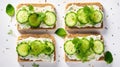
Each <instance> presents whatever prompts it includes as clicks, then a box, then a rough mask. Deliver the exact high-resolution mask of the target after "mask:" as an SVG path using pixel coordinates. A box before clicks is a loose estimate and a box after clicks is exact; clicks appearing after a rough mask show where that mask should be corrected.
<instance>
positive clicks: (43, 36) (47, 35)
mask: <svg viewBox="0 0 120 67" xmlns="http://www.w3.org/2000/svg"><path fill="white" fill-rule="evenodd" d="M29 37H35V38H50V39H52V42H53V43H54V47H56V45H55V44H56V42H55V39H54V37H53V36H52V35H50V34H22V35H21V36H19V37H18V41H19V40H22V39H26V38H29ZM55 61H56V48H55V50H54V62H55ZM18 62H33V61H32V60H26V59H21V58H20V56H18ZM36 62H43V61H42V60H36Z"/></svg>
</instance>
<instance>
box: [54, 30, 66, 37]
mask: <svg viewBox="0 0 120 67" xmlns="http://www.w3.org/2000/svg"><path fill="white" fill-rule="evenodd" d="M55 34H57V35H58V36H60V37H65V36H66V35H67V33H66V31H65V29H63V28H58V29H57V30H56V31H55Z"/></svg>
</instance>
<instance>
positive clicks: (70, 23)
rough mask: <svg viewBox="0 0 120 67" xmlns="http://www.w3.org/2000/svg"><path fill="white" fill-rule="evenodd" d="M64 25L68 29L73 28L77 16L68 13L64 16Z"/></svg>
mask: <svg viewBox="0 0 120 67" xmlns="http://www.w3.org/2000/svg"><path fill="white" fill-rule="evenodd" d="M65 24H66V25H67V26H69V27H73V26H75V25H76V24H77V16H76V13H74V12H69V13H67V14H66V16H65Z"/></svg>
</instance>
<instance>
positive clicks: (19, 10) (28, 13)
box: [16, 9, 30, 24]
mask: <svg viewBox="0 0 120 67" xmlns="http://www.w3.org/2000/svg"><path fill="white" fill-rule="evenodd" d="M19 11H27V10H24V9H23V10H22V9H21V10H19ZM19 11H18V12H17V14H16V19H17V22H19V23H20V24H24V23H26V22H27V21H28V18H29V15H30V14H29V12H28V11H27V12H28V18H27V20H26V21H25V22H20V21H18V17H17V15H18V13H19Z"/></svg>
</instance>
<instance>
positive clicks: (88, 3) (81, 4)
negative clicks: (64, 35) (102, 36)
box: [65, 2, 103, 32]
mask: <svg viewBox="0 0 120 67" xmlns="http://www.w3.org/2000/svg"><path fill="white" fill-rule="evenodd" d="M71 5H76V6H80V7H81V6H86V5H96V6H98V7H99V9H100V10H101V11H102V12H103V6H102V4H101V3H99V2H79V3H68V4H67V5H66V8H65V9H66V10H67V9H68V8H69V7H70V6H71ZM102 28H103V21H102V23H101V26H100V27H81V28H78V27H68V26H65V29H66V30H67V31H69V32H71V31H72V30H74V31H79V30H81V31H82V30H95V29H102Z"/></svg>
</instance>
